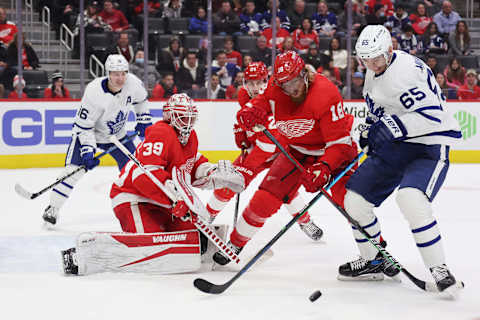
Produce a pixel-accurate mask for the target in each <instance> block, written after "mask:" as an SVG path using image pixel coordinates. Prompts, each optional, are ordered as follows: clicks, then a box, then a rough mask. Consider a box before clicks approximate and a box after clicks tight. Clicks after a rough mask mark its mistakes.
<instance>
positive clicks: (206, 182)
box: [192, 160, 245, 193]
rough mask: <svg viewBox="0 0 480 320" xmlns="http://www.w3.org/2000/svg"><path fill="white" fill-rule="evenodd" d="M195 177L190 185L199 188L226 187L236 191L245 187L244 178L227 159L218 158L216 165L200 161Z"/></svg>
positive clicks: (240, 190)
mask: <svg viewBox="0 0 480 320" xmlns="http://www.w3.org/2000/svg"><path fill="white" fill-rule="evenodd" d="M195 177H196V179H197V180H195V181H194V182H193V183H192V185H193V186H194V187H197V188H201V189H215V190H216V189H222V188H228V189H230V190H232V191H234V192H237V193H238V192H242V191H243V190H244V189H245V178H244V177H243V175H242V174H241V173H240V172H238V171H237V170H236V169H235V167H234V166H233V165H232V163H231V162H230V161H228V160H219V161H218V164H217V165H213V164H211V163H209V162H205V163H202V164H201V165H200V166H199V167H198V168H197V172H196V173H195Z"/></svg>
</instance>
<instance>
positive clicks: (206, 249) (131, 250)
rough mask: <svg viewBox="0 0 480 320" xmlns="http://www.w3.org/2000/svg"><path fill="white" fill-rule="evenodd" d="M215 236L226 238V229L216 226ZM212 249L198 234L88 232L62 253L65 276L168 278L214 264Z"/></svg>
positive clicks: (213, 247) (193, 231)
mask: <svg viewBox="0 0 480 320" xmlns="http://www.w3.org/2000/svg"><path fill="white" fill-rule="evenodd" d="M213 227H214V228H215V232H216V234H217V235H218V236H219V237H221V238H222V239H225V238H226V235H227V231H228V226H227V225H216V226H213ZM215 251H216V247H215V245H214V244H213V243H212V242H211V241H208V240H207V238H205V237H204V236H203V235H201V234H200V233H199V232H198V231H197V230H183V231H176V232H157V233H121V232H119V233H110V232H87V233H82V234H80V235H79V236H78V238H77V243H76V247H74V248H70V249H68V250H65V251H62V252H61V254H62V262H63V268H64V272H65V274H76V275H89V274H93V273H99V272H138V273H146V274H171V273H183V272H192V271H197V270H199V269H200V267H201V264H202V262H204V263H205V264H213V261H212V255H213V253H214V252H215Z"/></svg>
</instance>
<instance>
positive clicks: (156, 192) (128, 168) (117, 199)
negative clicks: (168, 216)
mask: <svg viewBox="0 0 480 320" xmlns="http://www.w3.org/2000/svg"><path fill="white" fill-rule="evenodd" d="M135 156H136V158H137V159H138V160H139V161H140V162H141V163H142V164H143V165H144V166H145V167H146V168H147V169H149V170H150V172H152V173H153V174H154V175H155V176H156V177H157V178H158V180H160V181H161V182H162V183H163V182H165V181H166V180H167V179H171V172H172V168H173V167H178V168H181V169H184V170H186V171H187V172H188V173H190V175H191V176H192V180H193V179H194V177H195V172H196V169H197V168H198V166H199V165H200V164H202V163H204V162H207V161H208V160H207V158H205V157H204V156H203V155H201V154H200V153H198V139H197V134H196V133H195V131H192V132H191V135H190V138H189V139H188V142H187V143H186V144H185V145H182V144H181V143H180V142H179V140H178V137H177V133H176V132H175V129H174V128H172V127H171V126H170V125H169V124H168V123H166V122H164V121H158V122H157V123H155V124H154V125H152V126H150V127H149V128H147V130H146V134H145V140H144V141H143V142H142V143H141V144H140V145H139V146H138V147H137V150H136V151H135ZM110 198H112V204H113V206H114V207H115V206H116V205H118V204H120V203H124V202H130V201H138V202H149V203H152V204H155V205H158V206H162V207H166V208H170V207H171V201H170V199H169V198H168V197H167V195H165V194H164V193H163V192H162V191H160V189H159V188H158V187H157V186H156V185H155V184H154V183H153V182H152V181H151V180H150V178H148V177H147V176H146V175H145V174H144V173H143V172H142V171H141V170H140V169H139V168H137V166H136V165H135V164H134V163H133V162H132V161H129V162H128V163H127V164H126V165H125V167H124V168H123V169H122V171H121V173H120V176H119V178H118V179H117V181H115V182H114V184H113V185H112V189H111V192H110Z"/></svg>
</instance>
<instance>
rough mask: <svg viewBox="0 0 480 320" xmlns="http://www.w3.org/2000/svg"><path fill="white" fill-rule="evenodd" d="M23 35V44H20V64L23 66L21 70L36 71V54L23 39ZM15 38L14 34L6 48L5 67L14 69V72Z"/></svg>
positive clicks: (15, 64) (15, 57)
mask: <svg viewBox="0 0 480 320" xmlns="http://www.w3.org/2000/svg"><path fill="white" fill-rule="evenodd" d="M22 34H23V37H22V38H23V39H22V40H23V43H22V64H23V69H25V70H32V69H38V68H40V64H39V60H38V57H37V54H36V53H35V50H33V47H32V46H31V45H30V43H28V42H27V40H26V39H25V33H22ZM17 36H18V33H16V34H15V36H14V37H13V41H12V42H10V45H9V46H8V49H7V65H8V67H9V68H14V69H15V70H16V68H17V65H18V64H17V61H18V60H17Z"/></svg>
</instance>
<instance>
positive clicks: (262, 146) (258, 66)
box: [207, 62, 323, 241]
mask: <svg viewBox="0 0 480 320" xmlns="http://www.w3.org/2000/svg"><path fill="white" fill-rule="evenodd" d="M267 84H268V71H267V67H266V66H265V64H264V63H263V62H252V63H250V64H249V65H248V66H247V67H246V68H245V76H244V84H243V88H241V89H240V91H239V93H238V102H239V104H240V107H241V110H242V109H244V108H248V107H246V104H247V103H248V101H250V100H251V99H252V98H254V97H256V96H257V95H258V94H260V93H261V92H263V91H264V90H265V89H266V87H267ZM268 129H269V130H270V132H271V133H272V134H273V135H274V136H275V137H277V138H278V139H281V135H280V134H279V133H278V132H277V129H276V127H275V120H274V119H273V114H272V113H271V112H270V113H269V114H268ZM233 132H234V134H235V143H236V144H237V146H238V147H239V148H240V149H242V154H241V155H240V156H239V157H238V158H237V159H236V160H235V161H234V163H233V164H234V166H235V168H236V169H237V170H238V171H239V172H240V173H242V174H243V176H244V177H245V188H246V187H247V186H248V185H249V184H250V182H251V181H252V180H253V179H254V178H255V177H256V176H257V175H258V174H259V173H260V172H262V171H263V170H264V169H267V168H269V167H270V165H271V164H272V163H273V160H274V159H275V157H276V156H278V152H279V151H278V150H277V148H276V146H275V144H273V143H272V141H270V139H268V138H267V136H265V135H264V134H263V133H261V132H260V133H255V132H253V131H251V130H245V129H243V128H242V127H241V126H240V125H238V124H237V123H236V124H235V125H234V130H233ZM234 195H235V192H233V191H232V190H230V189H227V188H223V189H217V190H215V191H214V192H213V195H212V197H211V198H210V200H209V201H208V204H207V210H208V211H209V212H210V216H211V221H213V219H215V217H216V216H217V215H218V214H219V213H220V211H222V210H223V209H224V208H225V206H226V205H227V204H228V202H229V201H230V200H231V199H232V198H233V196H234ZM304 206H305V203H304V201H303V200H302V199H301V197H300V195H299V194H298V193H297V196H296V197H295V198H294V199H292V201H290V202H289V203H285V207H286V209H287V210H288V212H290V213H291V214H292V215H296V214H298V213H299V212H300V211H301V210H302V209H303V207H304ZM298 224H299V226H300V228H301V229H302V230H303V231H304V232H305V234H306V235H307V236H308V237H309V238H311V239H312V240H315V241H318V240H320V238H321V237H322V235H323V231H322V230H321V229H320V228H319V227H318V226H317V225H315V223H314V222H313V220H311V218H310V215H309V214H308V213H305V214H304V215H303V216H302V217H301V218H300V219H299V220H298Z"/></svg>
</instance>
